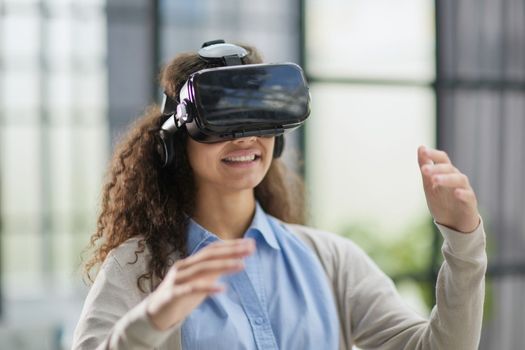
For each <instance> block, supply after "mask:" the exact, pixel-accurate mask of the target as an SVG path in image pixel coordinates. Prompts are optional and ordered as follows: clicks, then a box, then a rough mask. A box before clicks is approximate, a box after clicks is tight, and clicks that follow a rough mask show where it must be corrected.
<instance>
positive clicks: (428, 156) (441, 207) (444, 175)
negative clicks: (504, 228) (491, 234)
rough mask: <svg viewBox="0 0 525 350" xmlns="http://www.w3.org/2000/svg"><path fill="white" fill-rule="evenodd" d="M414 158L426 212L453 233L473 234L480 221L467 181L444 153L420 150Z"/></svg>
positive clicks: (473, 195)
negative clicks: (421, 181)
mask: <svg viewBox="0 0 525 350" xmlns="http://www.w3.org/2000/svg"><path fill="white" fill-rule="evenodd" d="M417 155H418V157H417V158H418V162H419V168H420V170H421V175H422V176H423V188H424V190H425V196H426V198H427V204H428V208H429V209H430V213H431V214H432V216H433V217H434V220H435V221H436V222H437V223H439V224H441V225H444V226H447V227H450V228H451V229H453V230H456V231H460V232H464V233H469V232H472V231H474V230H475V229H476V228H477V227H478V225H479V221H480V218H479V212H478V204H477V200H476V194H475V193H474V190H473V189H472V187H471V186H470V183H469V180H468V177H467V176H466V175H465V174H462V173H461V172H460V171H459V170H458V169H457V168H456V167H454V165H453V164H452V163H451V162H450V159H449V157H448V155H447V154H446V153H445V152H443V151H439V150H436V149H432V148H428V147H424V146H420V147H419V148H418V152H417Z"/></svg>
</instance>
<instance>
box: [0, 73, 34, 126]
mask: <svg viewBox="0 0 525 350" xmlns="http://www.w3.org/2000/svg"><path fill="white" fill-rule="evenodd" d="M36 68H37V67H31V69H26V70H7V71H4V72H2V75H1V76H0V84H1V85H0V97H1V98H0V103H2V107H3V108H6V114H7V118H8V119H10V120H13V121H20V119H19V118H18V117H16V114H17V113H20V112H27V111H29V112H31V113H32V117H31V119H33V120H36V119H37V118H38V114H37V113H36V110H37V109H39V107H40V100H41V99H40V82H41V77H40V72H39V71H38V70H37V69H36ZM11 113H14V114H11Z"/></svg>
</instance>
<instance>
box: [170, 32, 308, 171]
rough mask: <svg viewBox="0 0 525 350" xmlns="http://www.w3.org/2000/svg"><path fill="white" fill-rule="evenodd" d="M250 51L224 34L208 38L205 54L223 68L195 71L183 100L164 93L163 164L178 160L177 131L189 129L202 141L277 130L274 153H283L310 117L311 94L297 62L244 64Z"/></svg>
mask: <svg viewBox="0 0 525 350" xmlns="http://www.w3.org/2000/svg"><path fill="white" fill-rule="evenodd" d="M247 54H248V53H247V51H246V50H245V49H244V48H242V47H240V46H237V45H233V44H227V43H225V42H224V41H223V40H216V41H212V42H207V43H204V44H203V46H202V48H201V49H200V50H199V56H200V57H201V59H203V60H205V61H207V62H210V63H212V64H214V65H217V64H218V65H219V67H217V68H209V69H203V70H200V71H197V72H195V73H193V74H191V75H190V77H189V78H188V80H187V81H186V83H185V84H184V85H183V87H182V88H181V90H180V93H179V98H178V101H174V100H173V99H171V98H170V97H169V96H168V95H167V94H166V93H164V99H163V102H162V106H161V110H162V113H163V114H164V115H166V116H169V117H168V119H167V120H166V121H165V122H164V124H163V125H162V126H161V130H160V138H161V140H162V143H163V153H164V154H163V157H162V158H163V163H164V164H163V166H167V165H168V164H170V163H171V162H172V159H173V157H174V150H173V145H172V143H173V142H172V139H171V137H172V135H173V134H175V133H176V132H177V131H178V130H179V129H186V131H187V132H188V135H189V136H190V137H191V138H192V139H194V140H195V141H198V142H203V143H213V142H222V141H227V140H232V139H237V138H242V137H248V136H276V145H275V150H274V157H278V156H280V154H281V152H282V149H283V146H284V138H283V136H282V135H283V133H284V132H285V131H289V130H293V129H295V128H297V127H299V126H300V125H302V124H303V123H304V121H305V120H306V118H307V117H308V115H309V114H310V94H309V90H308V85H307V83H306V80H305V77H304V73H303V71H302V69H301V67H299V66H298V65H296V64H293V63H279V64H243V61H242V60H243V58H244V57H246V55H247Z"/></svg>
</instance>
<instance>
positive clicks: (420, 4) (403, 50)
mask: <svg viewBox="0 0 525 350" xmlns="http://www.w3.org/2000/svg"><path fill="white" fill-rule="evenodd" d="M433 16H434V8H433V1H430V0H423V1H421V0H398V1H390V0H373V1H371V0H353V1H343V0H323V1H320V0H307V1H306V19H305V20H306V38H307V42H306V56H307V64H308V65H307V69H308V71H309V73H310V74H313V75H322V76H332V77H341V76H345V77H353V78H356V77H357V78H376V79H386V78H389V79H403V80H407V79H414V80H422V81H429V80H432V79H433V77H434V42H435V41H434V17H433Z"/></svg>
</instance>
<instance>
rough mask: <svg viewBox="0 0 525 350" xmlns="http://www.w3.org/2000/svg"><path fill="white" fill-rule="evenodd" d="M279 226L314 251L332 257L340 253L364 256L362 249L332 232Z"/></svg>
mask: <svg viewBox="0 0 525 350" xmlns="http://www.w3.org/2000/svg"><path fill="white" fill-rule="evenodd" d="M281 224H282V226H283V227H284V228H285V229H286V230H287V231H288V232H290V233H292V234H293V235H295V236H297V237H298V238H300V239H301V240H302V241H303V242H305V243H306V244H307V245H309V246H310V247H312V248H314V249H315V250H321V251H326V252H327V253H329V254H330V255H332V256H333V254H340V253H343V254H344V255H346V253H348V252H354V253H359V254H364V252H363V251H362V249H361V248H359V247H358V246H357V245H356V244H355V243H354V242H353V241H352V240H350V239H348V238H346V237H343V236H340V235H338V234H335V233H333V232H328V231H323V230H319V229H316V228H313V227H309V226H304V225H297V224H289V223H284V222H282V223H281Z"/></svg>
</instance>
